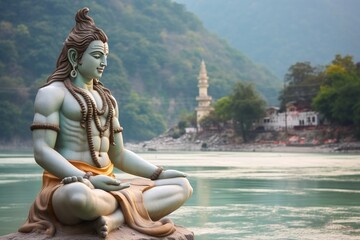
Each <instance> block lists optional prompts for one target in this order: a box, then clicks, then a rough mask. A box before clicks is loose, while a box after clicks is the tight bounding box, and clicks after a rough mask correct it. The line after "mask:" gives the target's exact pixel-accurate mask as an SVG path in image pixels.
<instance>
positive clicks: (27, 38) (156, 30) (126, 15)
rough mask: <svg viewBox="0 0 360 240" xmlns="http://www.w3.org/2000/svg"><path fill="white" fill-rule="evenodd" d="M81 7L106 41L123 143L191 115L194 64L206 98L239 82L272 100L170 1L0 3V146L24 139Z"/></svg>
mask: <svg viewBox="0 0 360 240" xmlns="http://www.w3.org/2000/svg"><path fill="white" fill-rule="evenodd" d="M84 6H87V7H89V8H90V13H89V15H90V16H91V17H92V18H93V19H94V20H95V22H96V24H97V25H98V26H99V27H101V28H102V29H103V30H104V31H105V32H106V33H107V35H108V37H109V46H110V55H109V58H108V67H107V69H106V71H105V73H104V75H103V78H102V79H101V81H102V82H103V83H104V84H105V85H106V86H107V87H108V88H110V89H111V91H112V92H113V94H114V96H115V97H116V99H117V100H118V102H119V106H120V120H121V123H122V125H123V126H124V129H126V130H127V131H125V132H124V134H125V137H126V138H127V139H134V140H140V139H144V138H150V137H153V136H155V135H156V134H159V133H161V132H162V131H164V129H165V128H166V127H168V126H170V125H171V124H173V123H174V122H176V120H177V117H178V116H179V114H181V113H183V112H189V111H193V109H194V107H195V105H196V101H195V97H196V95H197V94H198V90H197V79H196V78H197V74H198V71H199V66H200V61H201V59H204V60H205V62H206V64H207V70H208V75H209V77H210V80H209V81H210V88H209V94H210V95H211V96H213V98H215V99H217V98H220V97H222V96H224V95H227V94H228V93H229V92H230V90H231V88H232V87H233V84H234V82H236V81H239V80H241V81H247V82H253V83H254V85H255V86H256V87H257V89H258V90H259V91H260V92H261V94H262V95H263V96H264V97H265V99H266V100H267V101H268V102H269V104H272V103H274V102H276V101H277V100H276V99H277V95H278V89H279V79H277V78H276V77H275V76H274V75H272V74H271V73H270V72H269V71H268V70H266V69H265V68H264V67H261V66H259V65H257V64H255V63H253V62H252V61H251V60H250V59H248V58H247V57H246V56H244V55H243V54H242V53H240V52H239V51H237V50H235V49H233V48H231V47H229V45H228V44H227V43H226V42H224V41H223V40H221V39H219V38H218V37H217V36H214V35H213V34H210V33H209V32H208V31H207V30H206V29H205V28H204V27H203V25H202V23H201V22H200V21H199V20H198V19H197V18H196V17H195V15H193V14H192V13H189V12H187V11H186V9H185V7H184V6H183V5H180V4H178V3H174V2H172V1H170V0H156V1H148V0H122V1H120V0H109V1H95V0H92V1H80V0H79V1H75V0H74V1H61V0H47V1H40V0H37V1H27V0H17V1H13V0H2V1H0V8H1V9H2V13H1V15H0V36H1V37H0V51H1V55H0V71H1V75H0V83H1V95H0V98H1V99H0V100H1V101H0V113H1V120H0V121H1V124H0V128H1V129H0V132H1V133H2V134H1V135H0V141H3V142H4V141H7V140H8V139H9V138H10V139H15V140H16V139H20V138H22V139H24V138H25V139H26V138H29V136H30V131H29V130H28V129H29V127H28V126H29V125H30V124H31V121H32V111H33V110H32V102H33V100H34V97H35V94H36V91H37V88H38V87H39V86H41V85H42V84H43V83H45V81H46V78H47V76H48V75H49V74H50V73H51V72H52V71H53V70H54V67H55V63H56V59H57V57H58V54H59V53H60V50H61V48H62V42H63V41H64V40H65V38H66V36H67V34H68V33H69V31H70V30H71V28H72V27H73V25H74V16H75V13H76V11H77V10H78V9H80V8H82V7H84ZM136 123H137V125H136Z"/></svg>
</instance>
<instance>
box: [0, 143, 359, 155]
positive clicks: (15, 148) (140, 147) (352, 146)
mask: <svg viewBox="0 0 360 240" xmlns="http://www.w3.org/2000/svg"><path fill="white" fill-rule="evenodd" d="M125 147H126V148H127V149H129V150H132V151H134V152H155V151H156V152H171V151H184V152H191V151H212V152H216V151H218V152H293V153H360V142H349V143H331V144H322V145H314V146H309V145H300V144H299V145H285V144H271V143H264V144H260V143H249V144H227V145H226V144H224V145H212V146H208V147H206V148H204V147H202V144H201V143H192V142H185V143H184V142H180V141H176V140H173V141H169V140H168V141H154V140H150V141H146V142H140V143H132V142H127V143H125ZM32 152H33V149H32V144H31V143H29V142H27V143H21V144H20V143H17V144H0V153H32Z"/></svg>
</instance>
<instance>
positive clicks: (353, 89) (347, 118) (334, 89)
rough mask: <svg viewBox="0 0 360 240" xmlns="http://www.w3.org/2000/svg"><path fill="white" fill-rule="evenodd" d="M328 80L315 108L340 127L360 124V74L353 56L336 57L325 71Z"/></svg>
mask: <svg viewBox="0 0 360 240" xmlns="http://www.w3.org/2000/svg"><path fill="white" fill-rule="evenodd" d="M325 74H326V79H325V82H324V84H323V85H322V86H321V89H320V92H319V94H318V95H317V96H316V97H315V99H314V101H313V106H314V108H315V109H316V110H317V111H319V112H320V113H322V114H323V115H324V116H325V117H326V119H328V120H329V121H331V122H333V123H335V124H340V125H355V126H358V125H359V124H360V74H359V71H358V68H357V64H355V63H354V62H353V60H352V57H351V56H345V57H342V56H340V55H336V57H335V59H334V60H333V61H332V63H331V64H330V65H328V66H327V67H326V70H325Z"/></svg>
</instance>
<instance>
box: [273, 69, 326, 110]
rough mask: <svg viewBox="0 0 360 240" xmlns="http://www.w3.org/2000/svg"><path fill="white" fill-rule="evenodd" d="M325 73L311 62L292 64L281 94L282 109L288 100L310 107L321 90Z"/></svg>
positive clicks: (305, 107)
mask: <svg viewBox="0 0 360 240" xmlns="http://www.w3.org/2000/svg"><path fill="white" fill-rule="evenodd" d="M323 78H324V75H323V73H322V70H321V68H320V67H313V66H311V64H310V63H309V62H298V63H296V64H294V65H292V66H291V67H290V68H289V70H288V72H287V74H286V75H285V79H284V84H286V85H284V89H283V90H282V91H281V92H280V94H279V100H280V107H281V110H285V106H286V104H287V103H288V102H296V103H297V105H298V106H299V107H300V108H302V109H310V108H311V103H312V100H313V98H314V97H315V96H316V95H317V93H318V92H319V90H320V85H321V83H322V82H323Z"/></svg>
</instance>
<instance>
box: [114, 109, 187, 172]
mask: <svg viewBox="0 0 360 240" xmlns="http://www.w3.org/2000/svg"><path fill="white" fill-rule="evenodd" d="M113 121H114V122H113V126H114V129H116V128H120V123H119V119H118V109H117V107H116V110H115V117H114V119H113ZM109 156H110V159H111V160H112V162H113V163H114V166H115V167H116V168H118V169H120V170H122V171H124V172H126V173H129V174H133V175H136V176H140V177H144V178H151V176H152V175H153V173H154V172H155V171H156V170H157V169H158V167H157V166H156V165H154V164H152V163H150V162H149V161H147V160H145V159H143V158H142V157H140V156H139V155H138V154H136V153H134V152H132V151H130V150H128V149H126V148H125V147H124V143H123V137H122V133H121V132H119V133H116V134H115V145H114V146H110V148H109ZM174 177H186V174H185V173H182V172H179V171H176V170H166V171H163V172H162V173H161V174H160V176H159V179H164V178H174Z"/></svg>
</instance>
